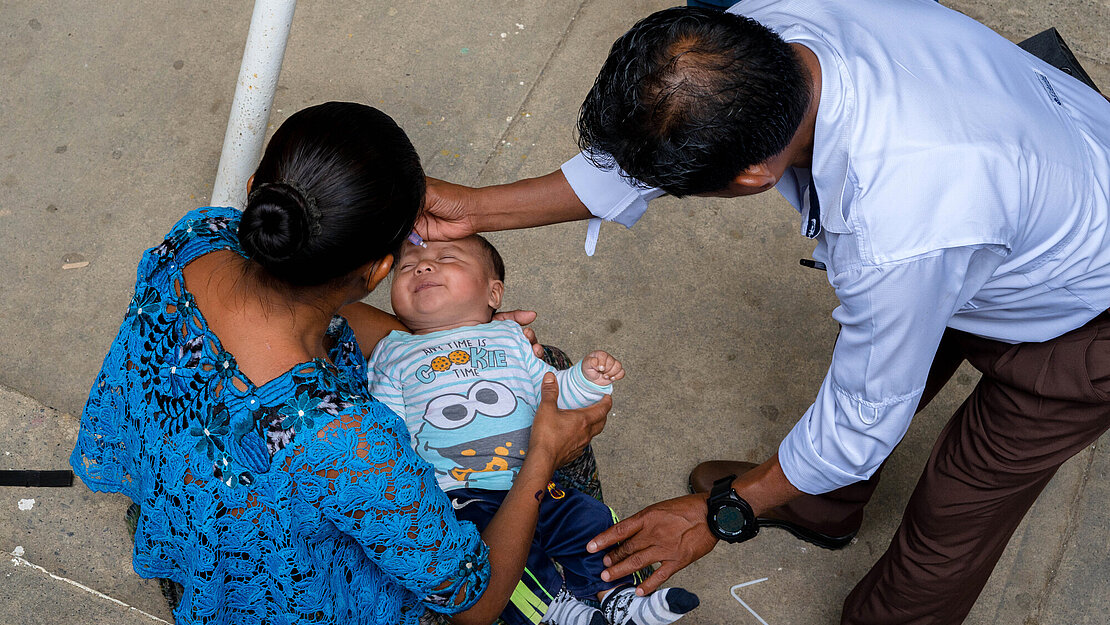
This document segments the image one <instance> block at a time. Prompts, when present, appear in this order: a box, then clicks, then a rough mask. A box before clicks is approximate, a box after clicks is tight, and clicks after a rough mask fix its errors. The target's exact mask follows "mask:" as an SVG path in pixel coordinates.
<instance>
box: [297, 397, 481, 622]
mask: <svg viewBox="0 0 1110 625" xmlns="http://www.w3.org/2000/svg"><path fill="white" fill-rule="evenodd" d="M306 439H307V440H305V442H304V444H303V447H302V448H301V449H300V450H298V451H299V453H298V454H296V455H295V456H293V457H292V459H291V470H292V472H293V473H294V475H295V476H296V479H297V486H298V489H299V490H300V491H301V493H302V495H303V496H304V497H305V498H306V499H307V500H308V501H311V502H313V503H314V504H315V506H316V507H317V508H318V509H319V510H320V511H321V513H322V514H323V515H324V516H325V517H326V518H327V519H328V520H330V521H331V522H332V523H334V524H335V526H336V527H337V528H339V529H340V530H341V531H343V532H344V533H346V534H348V535H350V536H352V537H354V539H355V540H357V541H358V543H359V544H360V545H362V548H363V551H364V552H365V553H366V555H367V557H368V558H369V559H370V560H372V561H373V562H374V564H375V565H377V567H378V568H379V569H380V570H381V571H382V572H383V573H384V574H385V575H386V576H388V577H389V578H390V579H391V580H392V581H394V582H395V583H396V584H398V585H399V586H402V587H404V588H407V589H408V590H410V591H412V592H413V593H414V594H415V595H416V596H417V597H418V598H420V600H421V601H422V602H423V603H424V604H425V605H426V606H427V607H428V608H430V609H432V610H434V611H437V612H443V613H449V614H454V613H458V612H461V611H463V610H466V609H468V608H469V607H471V606H472V605H473V604H474V602H475V601H477V600H478V597H480V596H481V594H482V592H484V591H485V589H486V587H487V586H488V584H489V575H490V565H489V550H488V548H487V547H486V545H485V543H483V542H482V540H481V537H480V536H479V534H478V530H477V528H475V526H474V525H473V524H472V523H468V522H461V521H458V520H457V519H456V518H455V513H454V510H453V508H452V507H451V505H450V502H449V500H448V498H447V495H446V494H444V492H443V491H441V490H440V489H439V487H438V486H437V485H436V480H435V472H434V470H433V469H432V466H431V465H430V464H428V463H427V462H425V461H423V460H421V459H420V458H419V457H417V455H416V452H414V451H413V450H412V448H411V447H410V445H409V438H408V432H407V431H406V430H405V429H404V426H403V425H402V424H401V422H400V421H399V420H397V419H394V418H392V416H391V415H389V414H388V413H387V412H386V411H385V406H383V405H382V404H379V403H377V402H369V403H367V404H361V405H356V406H354V407H352V408H350V409H348V410H346V411H343V412H341V413H340V414H339V416H338V417H336V418H335V419H334V420H333V421H331V422H330V423H328V424H326V425H324V426H323V427H321V428H320V429H319V430H318V431H317V432H315V433H314V435H313V436H308V437H306Z"/></svg>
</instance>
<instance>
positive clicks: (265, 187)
mask: <svg viewBox="0 0 1110 625" xmlns="http://www.w3.org/2000/svg"><path fill="white" fill-rule="evenodd" d="M319 227H320V224H319V214H318V211H316V210H315V206H314V203H313V201H312V198H311V197H309V196H308V195H307V194H306V193H305V191H304V190H303V189H302V188H301V187H300V186H299V185H297V184H295V183H288V182H284V181H283V182H270V183H265V184H261V185H258V187H257V188H255V190H254V191H252V192H251V194H250V197H248V198H247V208H246V210H245V211H243V217H242V220H241V221H240V223H239V244H240V245H242V246H243V250H244V251H245V252H246V253H247V254H248V255H249V256H250V257H251V258H252V259H254V260H256V261H258V262H259V263H261V264H262V266H263V267H265V268H266V269H267V270H269V271H271V273H274V274H275V275H279V276H280V275H281V274H282V273H283V272H282V271H281V270H280V269H281V266H282V265H283V264H284V263H286V262H288V261H289V260H291V259H293V258H294V257H295V256H297V254H298V252H300V251H301V249H302V248H304V246H305V244H306V243H308V241H309V239H310V238H311V237H312V236H313V234H314V233H315V232H316V231H318V230H319Z"/></svg>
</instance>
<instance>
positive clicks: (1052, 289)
mask: <svg viewBox="0 0 1110 625" xmlns="http://www.w3.org/2000/svg"><path fill="white" fill-rule="evenodd" d="M730 11H732V12H736V13H741V14H744V15H747V16H749V17H751V18H753V19H755V20H757V21H759V22H760V23H762V24H764V25H765V26H767V27H768V28H770V29H772V30H774V31H775V32H777V33H778V34H779V35H780V36H782V37H783V38H784V39H785V40H786V41H788V42H790V43H798V44H801V45H804V46H805V47H807V48H809V49H810V50H812V51H813V53H814V54H815V55H816V56H817V58H818V60H819V61H820V64H821V99H820V105H819V109H818V113H817V126H816V131H815V138H814V154H813V170H812V172H810V171H802V170H795V169H792V170H788V171H787V173H786V175H785V176H784V177H783V178H782V180H781V181H780V182H779V184H778V186H777V189H778V190H779V191H780V192H781V193H782V194H783V196H784V197H785V198H786V199H787V200H788V201H789V202H790V203H791V204H793V205H794V206H795V207H796V208H798V209H799V210H808V209H807V207H806V203H805V202H804V201H803V199H804V198H805V193H806V187H807V185H809V184H810V181H811V180H812V183H813V185H814V188H815V189H816V191H817V195H818V197H819V199H820V207H821V210H820V221H821V225H822V230H821V232H819V233H818V234H817V235H816V239H817V248H816V251H815V253H814V254H815V258H816V259H817V260H819V261H821V262H823V263H824V264H825V265H826V266H827V268H828V279H829V283H830V284H831V285H832V286H833V288H834V289H835V291H836V295H837V298H838V299H839V300H840V305H839V306H838V307H837V308H836V309H835V310H834V311H833V318H834V319H836V320H837V322H839V323H840V325H841V331H840V336H839V338H838V339H837V342H836V347H835V349H834V350H833V358H832V364H831V365H830V367H829V372H828V374H827V375H826V376H825V380H824V382H823V383H822V384H821V388H820V390H819V391H818V393H817V398H816V400H815V401H814V403H813V405H812V406H810V408H809V409H808V410H807V411H806V413H805V415H804V416H803V417H802V418H801V420H800V421H798V423H797V425H796V426H795V427H794V429H793V430H792V431H791V432H790V433H789V434H788V435H787V437H786V438H785V439H784V440H783V442H782V444H781V445H780V447H779V460H780V462H781V464H782V468H783V471H784V472H785V474H786V477H787V478H788V479H789V480H790V482H791V483H792V484H794V485H795V486H796V487H797V488H799V489H800V490H802V491H803V492H807V493H812V494H817V493H822V492H827V491H830V490H833V489H835V488H838V487H840V486H844V485H846V484H850V483H852V482H855V481H859V480H863V479H867V478H868V477H870V476H871V475H872V474H873V473H874V472H875V470H876V469H877V468H878V467H879V465H880V464H881V463H882V461H883V460H884V459H885V458H886V457H887V455H888V454H889V453H890V451H891V450H892V449H893V448H894V446H895V445H896V444H897V443H898V442H899V441H900V440H901V439H902V436H903V435H904V434H905V432H906V429H907V428H908V427H909V423H910V420H911V418H912V417H913V412H914V409H915V408H916V406H917V403H918V400H919V399H920V397H921V393H922V391H923V389H924V385H925V380H926V377H927V375H928V371H929V367H930V364H931V362H932V359H933V355H934V354H935V353H936V348H937V345H938V344H939V342H940V338H941V335H942V334H943V333H944V330H945V328H946V327H950V328H955V329H959V330H964V331H967V332H971V333H974V334H976V335H979V336H983V337H987V338H991V339H996V340H1000V341H1006V342H1012V343H1013V342H1025V341H1044V340H1048V339H1051V338H1054V337H1056V336H1059V335H1060V334H1063V333H1065V332H1067V331H1069V330H1072V329H1074V328H1077V327H1079V326H1081V325H1083V324H1084V323H1086V322H1087V321H1089V320H1090V319H1092V318H1094V317H1095V316H1096V315H1097V314H1099V313H1100V312H1102V311H1103V310H1106V309H1107V308H1108V307H1110V103H1108V102H1107V101H1106V100H1105V99H1104V98H1103V97H1102V96H1101V95H1099V94H1098V93H1096V92H1095V91H1093V90H1092V89H1090V88H1089V87H1087V86H1086V85H1083V84H1082V83H1080V82H1079V81H1077V80H1075V79H1074V78H1072V77H1070V76H1068V75H1066V74H1064V73H1062V72H1060V71H1058V70H1056V69H1055V68H1053V67H1051V66H1049V65H1047V64H1045V63H1043V62H1041V61H1040V60H1038V59H1036V58H1034V57H1033V56H1031V55H1029V54H1027V53H1025V52H1024V51H1022V50H1021V49H1020V48H1018V47H1017V46H1015V45H1013V44H1012V43H1010V42H1008V41H1006V40H1005V39H1004V38H1002V37H1001V36H999V35H998V34H996V33H994V32H993V31H991V30H990V29H988V28H987V27H985V26H983V25H982V24H979V23H978V22H975V21H974V20H972V19H970V18H968V17H966V16H964V15H962V14H960V13H957V12H955V11H952V10H949V9H947V8H945V7H943V6H940V5H938V4H936V3H934V2H932V0H852V1H851V2H826V1H822V0H744V1H743V2H741V3H740V4H738V5H736V6H734V7H733V8H732V9H730ZM563 172H564V174H565V175H566V177H567V180H568V181H569V182H570V184H571V187H572V188H573V189H574V191H575V193H576V194H577V195H578V197H579V198H580V199H581V200H582V201H583V203H585V204H586V206H587V207H588V208H589V209H590V211H591V213H593V214H594V215H596V216H597V217H600V218H604V219H607V220H612V221H617V222H619V223H622V224H624V225H626V226H631V225H632V223H634V222H635V221H636V220H637V219H638V218H639V217H640V216H641V215H642V214H643V212H644V210H645V209H646V208H647V203H648V202H649V201H650V200H651V199H654V198H655V197H658V196H659V195H661V192H660V191H659V190H657V189H643V188H639V187H637V185H635V184H633V183H631V182H629V181H628V180H625V179H624V178H622V177H621V175H620V173H619V172H617V171H602V170H598V169H596V168H594V167H593V166H592V165H590V163H589V162H588V161H587V160H586V159H585V158H584V157H583V156H582V155H578V156H576V157H575V158H573V159H571V160H570V161H568V162H567V163H565V164H564V165H563ZM807 217H808V215H803V228H802V230H803V233H804V232H805V230H806V227H805V225H806V222H807V221H808V220H807V219H806V218H807ZM593 232H594V234H595V240H596V226H595V227H594V231H593Z"/></svg>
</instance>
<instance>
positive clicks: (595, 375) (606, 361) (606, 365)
mask: <svg viewBox="0 0 1110 625" xmlns="http://www.w3.org/2000/svg"><path fill="white" fill-rule="evenodd" d="M582 374H583V375H585V376H586V379H587V380H589V381H590V382H593V383H594V384H597V385H598V386H608V385H609V384H611V383H613V382H616V381H617V380H619V379H621V378H623V377H624V367H622V366H621V361H619V360H617V359H616V358H613V357H612V356H611V355H609V354H608V353H607V352H603V351H601V350H598V351H596V352H590V355H589V356H586V357H585V358H584V359H582Z"/></svg>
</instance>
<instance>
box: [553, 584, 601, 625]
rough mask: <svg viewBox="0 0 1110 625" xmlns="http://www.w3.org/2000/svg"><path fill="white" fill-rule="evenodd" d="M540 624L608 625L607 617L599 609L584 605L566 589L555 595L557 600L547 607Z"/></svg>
mask: <svg viewBox="0 0 1110 625" xmlns="http://www.w3.org/2000/svg"><path fill="white" fill-rule="evenodd" d="M540 623H550V625H606V623H605V617H604V616H602V615H601V611H599V610H598V609H597V608H593V607H590V606H588V605H586V604H585V603H582V602H581V601H579V600H578V599H577V598H575V596H574V595H572V594H570V593H569V592H567V589H566V588H563V589H562V590H560V591H559V594H557V595H555V600H554V601H552V602H551V603H550V604H549V605H548V606H547V612H544V613H543V618H541V619H540Z"/></svg>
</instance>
